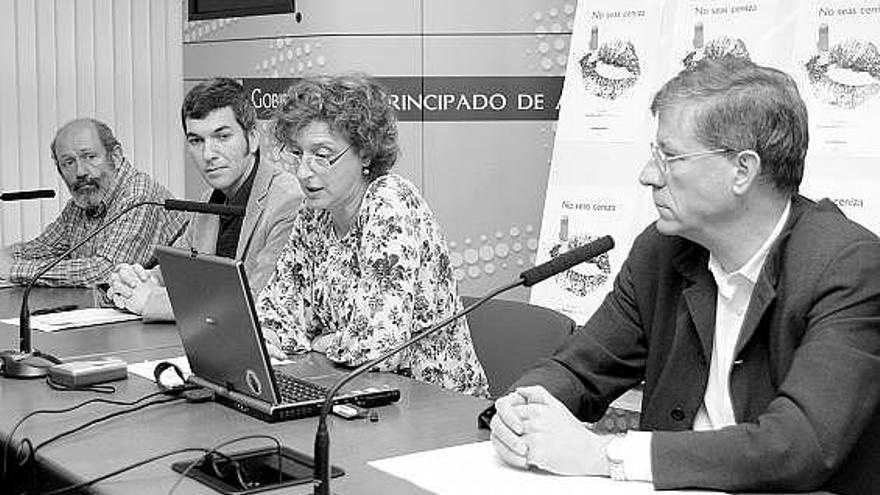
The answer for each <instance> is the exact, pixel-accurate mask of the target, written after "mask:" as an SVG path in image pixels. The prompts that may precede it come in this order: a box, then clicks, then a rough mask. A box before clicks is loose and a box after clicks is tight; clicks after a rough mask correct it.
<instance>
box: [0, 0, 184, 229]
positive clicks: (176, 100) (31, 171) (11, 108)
mask: <svg viewBox="0 0 880 495" xmlns="http://www.w3.org/2000/svg"><path fill="white" fill-rule="evenodd" d="M183 3H184V2H182V1H165V0H162V1H158V0H0V12H2V14H0V88H2V90H0V191H13V190H18V189H26V188H36V187H51V188H54V189H55V190H56V191H58V193H59V197H58V198H56V199H55V200H41V201H28V202H20V203H0V245H7V244H9V243H11V242H15V241H18V240H25V239H29V238H32V237H34V236H35V235H37V234H38V233H39V232H40V231H41V230H42V228H43V226H45V225H46V224H48V223H49V222H51V221H52V219H54V218H55V217H56V216H57V214H58V212H59V211H60V209H61V207H62V206H63V205H64V203H65V202H66V201H67V199H68V197H69V195H68V193H67V189H66V187H65V186H64V183H63V182H62V181H61V180H60V178H59V177H58V174H57V172H56V171H55V166H54V164H53V162H52V156H51V153H50V151H49V144H50V143H51V141H52V137H53V136H54V133H55V129H56V128H57V127H58V126H59V125H61V124H63V123H64V122H66V121H68V120H70V119H72V118H75V117H83V116H91V117H96V118H98V119H100V120H103V121H105V122H107V123H108V124H109V125H110V127H111V128H112V129H113V130H114V132H115V133H116V136H117V138H118V139H119V140H120V142H121V143H122V146H123V149H124V150H125V154H126V156H127V157H128V158H129V160H131V161H132V163H134V165H135V166H136V167H138V168H139V169H141V170H144V171H146V172H147V173H149V174H151V175H152V176H153V177H154V178H155V179H156V180H158V181H159V182H161V183H162V184H165V185H166V186H167V187H168V188H169V189H170V190H171V191H172V192H173V193H174V194H175V195H178V196H182V195H183V193H184V170H183V167H184V165H183V156H182V153H181V149H182V141H181V139H182V137H181V132H180V123H179V120H180V119H179V117H178V115H179V113H178V112H179V108H180V102H181V99H182V83H181V81H182V77H183V76H182V74H183V55H182V53H183V45H182V41H181V26H182V22H183Z"/></svg>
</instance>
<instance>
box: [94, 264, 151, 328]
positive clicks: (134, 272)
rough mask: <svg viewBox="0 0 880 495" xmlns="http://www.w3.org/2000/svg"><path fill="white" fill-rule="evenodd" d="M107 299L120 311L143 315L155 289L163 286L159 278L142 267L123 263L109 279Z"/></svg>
mask: <svg viewBox="0 0 880 495" xmlns="http://www.w3.org/2000/svg"><path fill="white" fill-rule="evenodd" d="M108 282H109V283H110V288H109V289H107V297H108V298H109V299H110V300H111V301H113V304H114V305H115V306H116V307H117V308H120V309H125V310H128V311H131V312H132V313H135V314H139V315H140V314H143V313H144V306H145V305H146V302H147V299H148V298H149V296H150V293H151V292H152V291H153V289H154V288H157V287H160V286H161V285H162V284H161V282H160V281H159V278H158V277H157V276H156V275H155V274H154V273H152V272H150V271H148V270H146V269H145V268H144V267H143V266H141V265H130V264H128V263H123V264H121V265H119V266H117V267H116V269H115V270H114V271H113V273H112V274H110V278H109V279H108Z"/></svg>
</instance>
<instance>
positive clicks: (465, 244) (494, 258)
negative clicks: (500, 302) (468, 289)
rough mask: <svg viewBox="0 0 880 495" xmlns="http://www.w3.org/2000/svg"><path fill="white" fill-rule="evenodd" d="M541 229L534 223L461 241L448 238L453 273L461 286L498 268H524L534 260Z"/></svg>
mask: <svg viewBox="0 0 880 495" xmlns="http://www.w3.org/2000/svg"><path fill="white" fill-rule="evenodd" d="M537 251H538V232H537V231H536V229H535V227H534V226H532V225H526V226H525V227H524V228H520V227H516V226H514V227H511V228H510V230H508V231H507V232H503V231H501V230H498V231H496V232H495V233H493V234H482V235H480V237H479V239H477V240H476V241H475V240H474V239H472V238H470V237H468V238H466V239H465V240H464V241H462V242H461V243H458V242H455V241H450V242H449V264H450V265H451V266H452V276H453V277H454V278H455V280H456V281H458V283H459V284H460V285H461V286H464V285H466V284H467V283H468V281H472V280H476V279H479V278H480V277H484V276H488V277H491V276H493V275H495V273H496V272H498V271H499V270H508V269H510V268H514V269H516V270H524V269H526V268H528V267H530V266H533V265H534V264H535V255H536V253H537Z"/></svg>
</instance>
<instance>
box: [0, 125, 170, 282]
mask: <svg viewBox="0 0 880 495" xmlns="http://www.w3.org/2000/svg"><path fill="white" fill-rule="evenodd" d="M51 150H52V158H53V159H54V161H55V168H56V170H57V171H58V173H59V174H60V175H61V178H62V179H63V180H64V183H65V184H66V185H67V188H68V190H69V191H70V196H71V198H70V200H69V201H68V202H67V204H66V205H65V207H64V209H63V210H62V212H61V215H60V216H59V217H58V218H57V219H55V221H53V222H52V223H51V224H49V226H48V227H46V229H45V230H44V231H43V232H42V233H41V234H40V235H39V236H37V237H36V238H35V239H33V240H30V241H27V242H21V243H15V244H12V245H10V246H6V247H4V248H3V249H2V250H0V277H2V278H6V279H8V280H10V281H13V282H16V283H21V284H27V283H28V282H29V281H30V280H31V278H32V277H33V276H34V274H35V273H36V272H37V271H39V270H40V269H41V268H42V267H43V266H45V265H46V264H47V263H49V262H50V261H51V260H54V259H55V258H56V257H58V256H60V255H61V254H62V253H64V252H65V251H66V250H67V249H68V248H69V247H70V246H72V245H74V244H75V243H77V242H79V241H80V240H81V239H83V238H84V237H85V236H87V235H88V234H89V233H90V232H92V231H94V230H95V229H96V228H98V227H100V226H101V225H103V223H104V222H105V221H106V220H107V219H109V218H111V217H112V216H114V215H116V214H117V213H119V212H121V211H122V210H124V209H125V208H128V207H129V206H131V205H133V204H135V203H138V202H141V201H153V202H161V201H164V200H166V199H168V198H171V197H173V196H172V195H171V193H170V192H169V191H168V190H167V189H166V188H165V187H164V186H162V185H161V184H159V183H157V182H156V181H154V180H153V179H152V178H151V177H150V176H148V175H147V174H145V173H144V172H141V171H140V170H138V169H136V168H135V167H134V166H133V165H132V164H131V163H129V162H128V160H126V159H125V156H124V154H123V152H122V146H121V145H120V143H119V141H118V140H117V139H116V137H115V136H114V135H113V131H112V130H111V129H110V127H109V126H107V124H105V123H103V122H101V121H98V120H95V119H91V118H81V119H75V120H72V121H70V122H68V123H66V124H64V125H63V126H62V127H61V128H60V129H59V130H58V132H57V133H56V135H55V139H53V140H52V145H51ZM184 227H185V221H184V216H183V215H182V214H181V213H179V212H176V211H165V210H164V209H162V208H155V207H143V208H136V209H134V210H132V211H131V212H129V213H127V214H126V215H123V216H122V217H121V218H120V219H119V220H118V221H117V222H116V223H115V224H113V225H111V226H110V227H109V228H107V229H106V230H104V231H103V232H101V233H100V234H98V235H97V236H96V237H95V238H94V239H92V240H91V241H89V242H87V243H85V244H84V245H83V246H81V247H80V248H78V249H77V250H75V251H74V252H73V253H72V254H71V255H69V257H68V258H67V259H64V260H63V261H61V262H60V263H59V264H58V265H57V266H55V267H54V268H52V269H51V270H49V271H48V272H47V273H46V274H44V275H43V276H42V277H41V278H40V280H38V281H37V283H38V284H40V285H49V286H69V287H89V286H94V285H95V284H97V283H99V282H102V281H104V279H106V278H107V276H108V275H109V274H110V272H111V271H112V270H113V268H114V267H115V266H116V265H117V264H119V263H144V262H146V261H148V260H149V258H150V257H151V256H152V252H153V246H154V245H155V244H168V243H170V242H172V241H173V240H174V239H175V238H176V237H177V236H178V235H179V234H180V233H181V232H182V231H183V229H184Z"/></svg>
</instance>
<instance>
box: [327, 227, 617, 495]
mask: <svg viewBox="0 0 880 495" xmlns="http://www.w3.org/2000/svg"><path fill="white" fill-rule="evenodd" d="M613 247H614V239H612V238H611V236H604V237H600V238H599V239H596V240H595V241H593V242H590V243H587V244H585V245H583V246H580V247H578V248H575V249H572V250H571V251H569V252H566V253H565V254H562V255H560V256H557V257H556V258H553V259H552V260H550V261H548V262H546V263H542V264H540V265H538V266H536V267H534V268H530V269H528V270H526V271H524V272H523V273H521V274H520V277H519V279H518V280H516V281H514V282H511V283H509V284H507V285H504V286H502V287H499V288H496V289H494V290H492V291H490V292H489V293H488V294H486V295H485V296H483V297H481V298H480V299H478V300H477V301H475V302H474V303H473V304H471V305H470V306H468V307H466V308H463V309H462V310H460V311H457V312H455V313H454V314H452V315H451V316H448V317H446V318H444V319H443V320H441V321H440V322H439V323H436V324H434V325H431V326H430V327H428V328H427V329H426V330H424V331H422V332H420V333H419V334H418V335H416V336H415V337H412V338H410V339H409V340H407V341H406V342H404V343H402V344H400V345H398V346H396V347H394V348H393V349H391V350H389V351H387V352H385V353H383V354H382V355H381V356H379V357H377V358H375V359H373V360H371V361H369V362H367V363H364V364H362V365H361V366H358V367H357V368H355V369H354V370H352V371H351V372H349V373H348V374H346V375H344V376H343V377H342V378H340V379H339V380H338V381H337V382H336V383H335V384H334V385H333V387H331V388H330V392H329V393H328V394H327V399H326V400H325V401H324V404H323V405H322V406H321V415H320V416H319V417H318V428H317V431H316V433H315V473H314V476H315V480H314V492H313V493H314V494H315V495H330V434H329V432H328V430H327V416H328V415H329V413H330V411H331V408H332V406H333V397H334V396H335V395H336V392H338V391H339V389H340V388H341V387H342V386H344V385H345V384H346V383H348V382H349V381H350V380H352V379H354V378H356V377H357V376H358V375H361V374H363V373H364V372H366V371H368V370H371V369H373V368H375V367H376V366H377V365H378V364H379V363H381V362H382V361H385V360H386V359H388V358H390V357H392V356H394V355H395V354H397V353H399V352H401V351H403V350H404V349H406V348H408V347H410V346H411V345H413V344H415V343H416V342H419V341H421V340H423V339H425V338H427V337H429V336H431V335H434V334H435V333H437V331H438V330H440V329H442V328H444V327H445V326H446V325H448V324H450V323H452V322H453V321H455V320H456V319H458V318H461V317H462V316H464V315H466V314H468V313H470V312H471V311H473V310H475V309H477V308H478V307H480V306H481V305H482V304H483V303H485V302H486V301H488V300H489V299H492V298H493V297H495V296H498V295H499V294H502V293H504V292H507V291H508V290H511V289H513V288H515V287H519V286H520V285H524V286H526V287H531V286H532V285H535V284H537V283H538V282H541V281H543V280H546V279H548V278H550V277H552V276H554V275H556V274H557V273H560V272H563V271H565V270H568V269H569V268H571V267H573V266H575V265H577V264H579V263H583V262H584V261H587V260H590V259H592V258H595V257H596V256H599V255H600V254H602V253H605V252H606V251H609V250H611V248H613Z"/></svg>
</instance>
